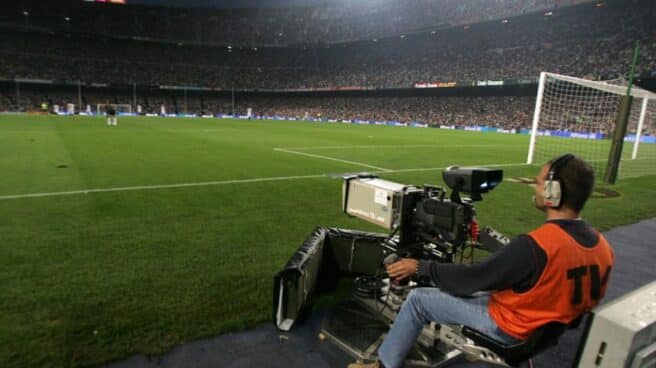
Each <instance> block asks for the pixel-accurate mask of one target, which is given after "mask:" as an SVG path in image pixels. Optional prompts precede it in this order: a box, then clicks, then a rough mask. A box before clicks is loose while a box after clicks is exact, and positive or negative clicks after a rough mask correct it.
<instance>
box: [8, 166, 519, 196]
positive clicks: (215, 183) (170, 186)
mask: <svg viewBox="0 0 656 368" xmlns="http://www.w3.org/2000/svg"><path fill="white" fill-rule="evenodd" d="M476 166H484V167H505V166H508V167H510V166H531V165H527V164H525V163H508V164H485V165H476ZM445 168H446V167H426V168H416V169H399V170H385V171H380V172H375V173H379V174H394V173H404V172H413V171H436V170H444V169H445ZM328 177H329V176H328V174H319V175H297V176H278V177H264V178H251V179H235V180H221V181H203V182H197V183H179V184H162V185H140V186H131V187H114V188H96V189H80V190H69V191H64V192H46V193H26V194H13V195H3V196H0V200H9V199H23V198H39V197H56V196H68V195H78V194H89V193H106V192H128V191H137V190H156V189H174V188H188V187H206V186H218V185H230V184H248V183H262V182H273V181H285V180H303V179H318V178H328Z"/></svg>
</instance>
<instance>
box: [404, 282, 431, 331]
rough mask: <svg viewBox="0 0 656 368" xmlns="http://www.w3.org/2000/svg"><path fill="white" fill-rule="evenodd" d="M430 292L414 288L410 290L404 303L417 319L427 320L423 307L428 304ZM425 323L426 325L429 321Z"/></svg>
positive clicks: (429, 290)
mask: <svg viewBox="0 0 656 368" xmlns="http://www.w3.org/2000/svg"><path fill="white" fill-rule="evenodd" d="M431 292H434V290H431V288H415V289H412V290H410V293H409V294H408V297H407V299H406V301H405V303H406V304H407V305H408V307H409V308H410V309H411V310H412V311H413V314H414V315H415V316H416V317H417V318H421V319H422V320H423V319H426V318H427V317H426V316H427V313H426V308H425V306H426V303H430V300H429V297H430V294H431ZM425 322H426V323H428V322H429V321H428V320H426V321H425Z"/></svg>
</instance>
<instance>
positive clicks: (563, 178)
mask: <svg viewBox="0 0 656 368" xmlns="http://www.w3.org/2000/svg"><path fill="white" fill-rule="evenodd" d="M550 179H551V180H550ZM535 181H536V185H535V206H536V207H537V208H538V209H540V210H542V211H546V210H547V209H549V208H553V209H563V208H565V209H569V210H571V211H573V212H574V213H577V214H578V213H579V212H581V210H583V206H584V205H585V202H586V201H587V200H588V198H589V197H590V194H591V193H592V188H593V187H594V171H593V170H592V167H591V166H590V164H588V163H587V162H585V161H583V160H582V159H581V158H579V157H576V156H574V155H571V154H567V155H563V156H559V157H557V158H554V159H553V160H550V161H549V162H547V163H546V164H545V165H544V166H543V167H542V169H541V170H540V173H539V174H538V176H537V177H536V178H535ZM556 181H557V183H556ZM558 185H559V186H560V203H559V204H558V205H555V203H553V202H554V196H555V195H557V192H558V191H557V189H558ZM549 195H551V197H552V198H548V197H549Z"/></svg>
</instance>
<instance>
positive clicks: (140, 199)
mask: <svg viewBox="0 0 656 368" xmlns="http://www.w3.org/2000/svg"><path fill="white" fill-rule="evenodd" d="M527 145H528V136H522V135H503V134H490V133H475V132H464V131H447V130H439V129H412V128H397V127H387V126H364V125H347V124H324V123H307V122H282V121H247V120H217V119H166V118H125V117H120V118H119V126H118V127H107V126H105V121H104V119H103V118H91V117H38V116H19V115H4V116H0V172H1V173H2V174H1V177H2V180H0V234H1V235H0V296H1V297H0V366H2V367H14V366H21V367H22V366H30V367H43V366H52V367H68V366H89V365H98V364H101V363H104V362H108V361H112V360H116V359H121V358H123V357H126V356H128V355H129V354H131V353H135V352H141V353H146V354H158V353H162V352H165V351H167V350H168V349H170V348H171V347H173V346H175V345H178V344H181V343H183V342H186V341H190V340H194V339H198V338H201V337H206V336H214V335H217V334H220V333H224V332H227V331H233V330H237V329H244V328H248V327H251V326H254V325H256V324H258V323H264V322H267V323H268V322H269V319H270V316H271V308H272V307H271V299H272V278H273V275H274V274H275V273H276V272H277V271H278V270H280V269H281V268H282V266H283V265H284V264H285V262H286V261H287V260H288V258H289V257H290V256H291V255H292V253H293V252H294V251H295V250H296V248H297V247H298V246H299V245H300V244H301V242H302V241H303V239H304V238H305V237H306V236H307V235H308V234H309V233H310V232H311V231H312V230H313V229H314V227H315V226H317V225H325V226H341V227H348V228H355V229H365V230H377V229H376V228H375V227H373V226H372V225H367V224H365V223H364V222H362V221H359V220H357V219H352V218H348V217H347V216H346V215H344V214H342V213H341V212H340V200H341V181H340V180H339V179H335V178H334V174H340V173H346V172H356V171H369V172H377V173H379V174H380V176H381V177H383V178H386V179H389V180H393V181H397V182H402V183H408V184H425V183H432V184H441V168H443V167H445V166H449V165H452V164H460V165H486V164H487V165H491V164H495V165H507V166H504V167H503V168H504V170H505V172H504V174H505V177H506V178H511V177H519V176H525V177H526V176H530V177H532V176H534V175H535V174H536V172H537V170H538V167H537V166H526V165H523V162H524V161H525V158H526V150H527ZM654 188H656V176H646V177H638V178H631V179H626V180H622V181H620V182H619V184H617V185H614V186H613V187H612V188H611V189H613V190H616V191H618V192H620V193H621V196H619V197H616V198H611V199H598V198H595V199H592V200H591V202H590V203H589V205H588V208H587V209H586V211H585V212H584V217H585V218H586V219H588V220H589V221H590V222H591V223H593V224H594V225H596V226H598V227H600V228H601V229H608V228H610V227H612V226H616V225H620V224H626V223H631V222H635V221H636V220H639V219H642V218H648V217H653V216H656V190H655V189H654ZM531 195H532V189H531V188H530V187H528V186H526V185H523V184H519V183H513V182H504V183H503V184H502V185H500V186H499V187H498V188H497V189H496V190H494V191H493V192H491V193H488V194H487V195H486V196H485V199H484V201H483V202H480V203H479V204H478V205H477V211H478V219H479V222H480V223H482V224H490V225H492V226H493V227H495V228H496V229H497V230H499V231H502V232H504V233H507V234H509V235H516V234H519V233H521V232H524V231H527V230H529V229H530V228H531V227H533V226H536V225H538V224H540V223H541V222H542V220H543V217H542V214H541V213H539V212H538V211H536V210H535V209H533V208H532V206H531V202H530V201H531Z"/></svg>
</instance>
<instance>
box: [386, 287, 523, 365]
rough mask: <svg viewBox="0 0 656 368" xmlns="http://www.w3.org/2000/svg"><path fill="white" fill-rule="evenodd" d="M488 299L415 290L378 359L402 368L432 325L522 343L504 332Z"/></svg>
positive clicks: (397, 319) (395, 322)
mask: <svg viewBox="0 0 656 368" xmlns="http://www.w3.org/2000/svg"><path fill="white" fill-rule="evenodd" d="M488 299H489V297H488V296H478V297H472V298H458V297H455V296H453V295H450V294H447V293H445V292H443V291H441V290H440V289H438V288H432V287H428V288H416V289H413V290H412V291H410V294H409V295H408V298H407V299H406V301H405V302H404V303H403V306H402V307H401V311H400V312H399V314H398V316H397V317H396V320H395V321H394V324H393V325H392V328H391V330H390V332H389V333H388V334H387V337H385V340H384V341H383V343H382V345H381V346H380V348H379V349H378V359H379V360H380V362H381V363H383V365H384V366H385V367H386V368H397V367H401V366H402V365H403V361H404V360H405V357H406V355H408V352H409V351H410V349H411V348H412V346H413V345H414V343H415V341H416V340H417V337H419V334H420V333H421V330H422V329H423V328H424V326H425V325H426V324H428V323H430V322H436V323H438V324H459V325H466V326H469V327H471V328H473V329H476V330H478V331H481V332H482V333H484V334H486V335H488V336H492V337H494V338H496V339H498V340H499V341H502V342H508V343H510V342H516V341H518V340H517V339H515V338H514V337H512V336H509V335H507V334H506V333H505V332H503V331H501V330H500V329H499V327H498V326H497V324H496V323H495V322H494V320H493V319H492V318H491V317H490V315H489V313H488V310H487V303H488ZM477 364H479V365H478V366H481V365H480V362H478V363H477ZM469 366H470V365H468V367H469Z"/></svg>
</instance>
